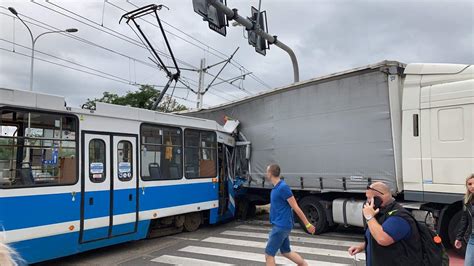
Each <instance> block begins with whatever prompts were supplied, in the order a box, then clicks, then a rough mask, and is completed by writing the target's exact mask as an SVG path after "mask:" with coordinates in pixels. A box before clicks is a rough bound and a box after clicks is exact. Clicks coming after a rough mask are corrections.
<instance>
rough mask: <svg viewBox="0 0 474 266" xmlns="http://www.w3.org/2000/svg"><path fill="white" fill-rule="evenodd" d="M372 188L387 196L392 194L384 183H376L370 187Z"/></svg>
mask: <svg viewBox="0 0 474 266" xmlns="http://www.w3.org/2000/svg"><path fill="white" fill-rule="evenodd" d="M370 187H371V188H373V189H376V190H378V191H380V192H382V193H383V194H387V195H391V194H392V193H391V191H390V188H389V187H388V186H387V184H385V183H382V182H375V183H373V184H372V185H370Z"/></svg>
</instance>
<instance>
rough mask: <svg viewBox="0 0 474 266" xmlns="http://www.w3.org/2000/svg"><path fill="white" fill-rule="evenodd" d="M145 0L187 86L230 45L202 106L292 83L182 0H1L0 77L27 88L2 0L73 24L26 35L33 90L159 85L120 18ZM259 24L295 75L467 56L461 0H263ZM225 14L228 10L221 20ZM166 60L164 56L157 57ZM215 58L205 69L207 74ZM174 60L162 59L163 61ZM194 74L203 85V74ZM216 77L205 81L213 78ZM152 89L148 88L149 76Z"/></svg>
mask: <svg viewBox="0 0 474 266" xmlns="http://www.w3.org/2000/svg"><path fill="white" fill-rule="evenodd" d="M150 3H154V4H163V5H165V6H167V7H169V10H168V9H165V8H163V9H162V10H160V11H159V12H158V14H159V16H160V19H161V20H162V22H163V28H164V29H165V30H166V31H167V37H168V39H169V43H170V46H171V48H172V51H173V54H174V55H175V57H176V58H177V59H178V60H179V61H178V65H179V67H181V68H186V70H182V74H181V76H182V77H183V79H182V80H183V82H184V83H185V84H186V86H187V87H189V88H191V89H193V90H197V87H198V80H199V73H198V72H197V71H191V70H196V69H198V68H199V66H200V61H201V59H202V58H205V60H206V65H213V64H216V63H219V62H221V61H223V60H224V59H226V58H227V57H228V56H229V55H231V54H232V53H233V52H234V50H235V49H236V48H237V47H239V50H238V51H237V53H236V54H235V56H234V58H233V60H232V61H231V63H232V64H228V65H227V66H226V67H225V68H224V70H223V71H222V73H221V75H220V76H219V78H221V79H223V80H229V79H232V78H234V77H239V76H241V75H242V74H244V73H250V72H251V75H246V76H245V79H237V80H235V81H234V82H232V84H229V83H225V82H224V83H222V84H219V85H216V86H212V87H210V88H209V90H208V92H207V93H206V94H205V95H204V107H209V106H213V105H217V104H222V103H225V102H228V101H235V100H238V99H241V98H243V97H247V96H249V95H253V94H256V93H259V92H262V91H265V90H269V89H271V88H277V87H281V86H286V85H289V84H291V83H293V70H292V65H291V61H290V59H289V56H288V54H287V53H286V52H284V51H283V50H281V49H279V48H278V47H276V46H271V47H270V50H268V51H267V55H266V56H262V55H260V54H258V53H256V52H255V49H254V48H253V47H252V46H250V45H249V44H248V40H247V39H246V37H247V33H246V32H245V31H244V30H243V28H242V27H240V26H233V25H229V27H228V28H227V36H226V37H224V36H221V35H219V34H217V33H215V32H212V31H211V30H210V29H209V27H208V25H207V23H206V22H205V21H203V19H202V18H201V17H200V16H199V15H198V14H196V13H195V12H194V11H193V5H192V1H191V0H157V1H142V0H128V1H125V0H106V1H101V0H97V1H95V0H87V1H78V0H75V1H74V0H70V1H64V0H48V1H41V0H34V1H26V0H25V1H5V0H0V87H3V88H12V89H23V90H28V89H29V82H30V78H29V77H30V60H31V58H30V56H31V39H30V36H29V33H28V31H27V29H26V27H25V26H24V25H23V24H21V22H20V21H19V20H18V19H14V18H13V15H12V14H11V13H10V12H9V11H8V9H7V8H8V7H10V6H11V7H14V8H15V9H16V10H17V12H18V13H19V14H20V16H21V17H22V18H23V20H24V21H25V22H26V23H27V25H28V26H29V27H30V28H31V30H32V32H33V35H34V36H37V35H38V34H41V33H43V32H47V31H50V30H58V29H60V30H64V29H66V28H77V29H78V30H79V31H78V32H77V33H73V34H57V33H56V34H46V35H43V36H41V37H40V38H38V40H37V42H36V45H35V51H36V52H35V53H36V54H35V62H34V79H33V84H34V85H33V90H34V91H37V92H41V93H49V94H55V95H61V96H64V97H65V98H66V102H67V103H68V105H69V106H74V107H79V106H81V105H82V104H83V103H84V102H85V101H86V100H87V98H96V97H100V96H101V95H102V93H103V92H104V91H109V92H113V93H117V94H119V95H122V94H125V93H126V92H128V91H135V90H137V89H138V87H139V84H151V85H156V86H163V85H164V84H165V83H166V81H167V78H166V73H165V72H163V71H161V70H159V69H158V68H157V67H156V66H155V65H154V63H153V62H152V61H151V60H150V59H149V57H150V53H149V51H147V50H146V49H145V48H144V47H143V45H142V44H141V43H140V40H139V39H138V37H137V36H136V35H135V33H134V31H133V30H132V29H131V28H130V27H129V26H128V25H127V24H126V23H125V22H123V21H122V23H120V24H119V19H120V17H121V16H122V15H123V14H124V13H125V12H126V11H131V10H133V9H135V8H136V6H139V7H140V6H144V5H147V4H150ZM227 6H228V7H230V8H237V9H238V10H239V14H240V15H242V16H250V7H251V6H256V7H258V1H257V0H228V1H227ZM262 10H266V12H267V21H268V29H269V34H271V35H276V36H278V40H279V41H281V42H283V43H285V44H286V45H288V46H289V47H291V48H292V49H293V50H294V52H295V54H296V56H297V58H298V62H299V69H300V80H306V79H310V78H315V77H318V76H322V75H327V74H330V73H334V72H339V71H344V70H348V69H351V68H354V67H360V66H364V65H368V64H373V63H377V62H380V61H383V60H396V61H400V62H402V63H458V64H473V63H474V1H468V0H429V1H428V0H410V1H406V0H401V1H388V0H311V1H310V0H292V1H286V0H271V1H270V0H263V1H262ZM145 20H146V21H139V23H140V25H141V27H142V29H143V31H144V32H145V33H146V34H147V36H149V37H150V39H151V42H152V44H153V45H154V47H155V48H156V49H157V50H159V51H162V52H165V53H167V54H168V52H167V50H166V45H165V42H164V41H163V37H162V35H161V33H160V30H159V28H158V27H157V26H156V23H157V22H156V18H155V17H153V16H152V15H149V16H147V17H145ZM230 24H232V21H231V22H230ZM164 62H165V64H167V65H171V64H172V61H171V60H170V59H168V58H165V59H164ZM222 65H223V64H220V65H218V66H215V67H212V68H210V69H209V70H208V72H209V73H210V74H213V75H215V74H217V73H218V72H219V70H220V68H221V66H222ZM171 70H172V71H174V70H173V69H171ZM212 79H213V77H212V76H211V75H209V74H206V75H204V87H205V88H206V87H207V85H208V84H209V83H210V82H211V81H212ZM220 82H221V80H219V79H217V80H216V81H214V84H216V83H220ZM186 86H184V85H182V84H180V83H178V84H177V85H176V87H175V89H174V90H173V85H172V86H171V87H170V89H169V91H168V93H169V94H173V96H175V97H176V99H177V101H178V102H180V103H182V104H185V105H186V106H188V107H190V108H193V107H195V106H196V97H197V96H196V94H194V93H193V92H192V91H191V90H189V89H188V88H186ZM158 88H159V87H158Z"/></svg>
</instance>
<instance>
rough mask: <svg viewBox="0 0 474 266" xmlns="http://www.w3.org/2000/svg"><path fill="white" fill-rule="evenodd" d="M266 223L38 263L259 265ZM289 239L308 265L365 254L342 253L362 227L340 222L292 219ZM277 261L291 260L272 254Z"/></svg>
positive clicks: (334, 264) (350, 261)
mask: <svg viewBox="0 0 474 266" xmlns="http://www.w3.org/2000/svg"><path fill="white" fill-rule="evenodd" d="M270 228H271V227H270V224H269V222H268V215H267V214H260V215H259V216H258V217H256V218H255V219H252V220H246V221H232V222H229V223H225V224H219V225H212V226H203V227H202V228H200V229H199V230H197V231H195V232H191V233H180V234H177V235H172V236H166V237H161V238H155V239H145V240H140V241H135V242H129V243H124V244H120V245H115V246H110V247H106V248H101V249H96V250H92V251H89V252H85V253H81V254H77V255H74V256H69V257H65V258H60V259H57V260H53V261H47V262H44V263H42V264H39V265H41V266H44V265H101V266H102V265H124V266H138V265H155V266H157V265H173V264H174V265H177V264H178V265H193V266H199V265H206V266H212V265H215V266H225V265H264V260H265V258H264V249H265V244H266V240H267V239H268V233H269V230H270ZM290 240H291V245H292V249H293V250H294V251H297V252H298V253H300V254H301V255H302V256H303V257H304V258H305V259H306V260H307V262H308V263H309V264H310V265H318V266H326V265H331V266H339V265H365V254H360V255H358V256H357V257H355V258H354V257H352V256H350V255H349V254H348V253H347V249H348V248H349V246H350V245H352V244H355V243H360V242H361V241H363V232H362V231H361V229H358V228H344V227H340V228H338V229H336V230H334V231H332V232H329V233H326V234H323V235H318V236H313V235H309V234H307V233H305V232H304V231H303V230H302V229H301V228H300V227H299V226H298V225H296V227H295V228H294V229H293V231H292V233H291V237H290ZM450 257H451V263H450V264H451V265H462V264H463V260H462V259H461V258H459V257H457V256H456V255H455V254H450ZM277 263H278V264H289V263H290V261H288V260H286V259H285V258H283V257H281V256H277Z"/></svg>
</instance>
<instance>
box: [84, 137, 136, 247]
mask: <svg viewBox="0 0 474 266" xmlns="http://www.w3.org/2000/svg"><path fill="white" fill-rule="evenodd" d="M136 149H137V137H136V136H135V135H112V134H109V133H101V132H98V133H96V132H94V133H92V132H91V133H83V135H82V158H81V159H82V160H81V161H82V197H81V200H82V202H81V206H82V208H81V228H80V229H81V231H80V232H81V234H80V242H81V243H85V242H90V241H96V240H102V239H107V238H110V237H113V236H118V235H123V234H128V233H133V232H135V231H136V226H137V224H136V223H137V218H138V213H137V209H138V202H137V193H138V192H137V191H138V189H137V188H138V183H137V180H138V179H137V150H136Z"/></svg>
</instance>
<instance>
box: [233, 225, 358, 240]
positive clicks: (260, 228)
mask: <svg viewBox="0 0 474 266" xmlns="http://www.w3.org/2000/svg"><path fill="white" fill-rule="evenodd" d="M234 228H237V229H247V230H257V231H265V232H270V230H271V229H272V228H271V227H266V226H254V225H239V226H236V227H234ZM291 233H292V234H303V235H308V233H306V232H305V231H303V230H302V229H294V230H292V231H291ZM321 236H324V237H340V238H353V239H355V240H361V241H363V240H364V236H363V235H356V234H351V233H347V234H344V233H334V232H330V233H324V234H322V235H321Z"/></svg>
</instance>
